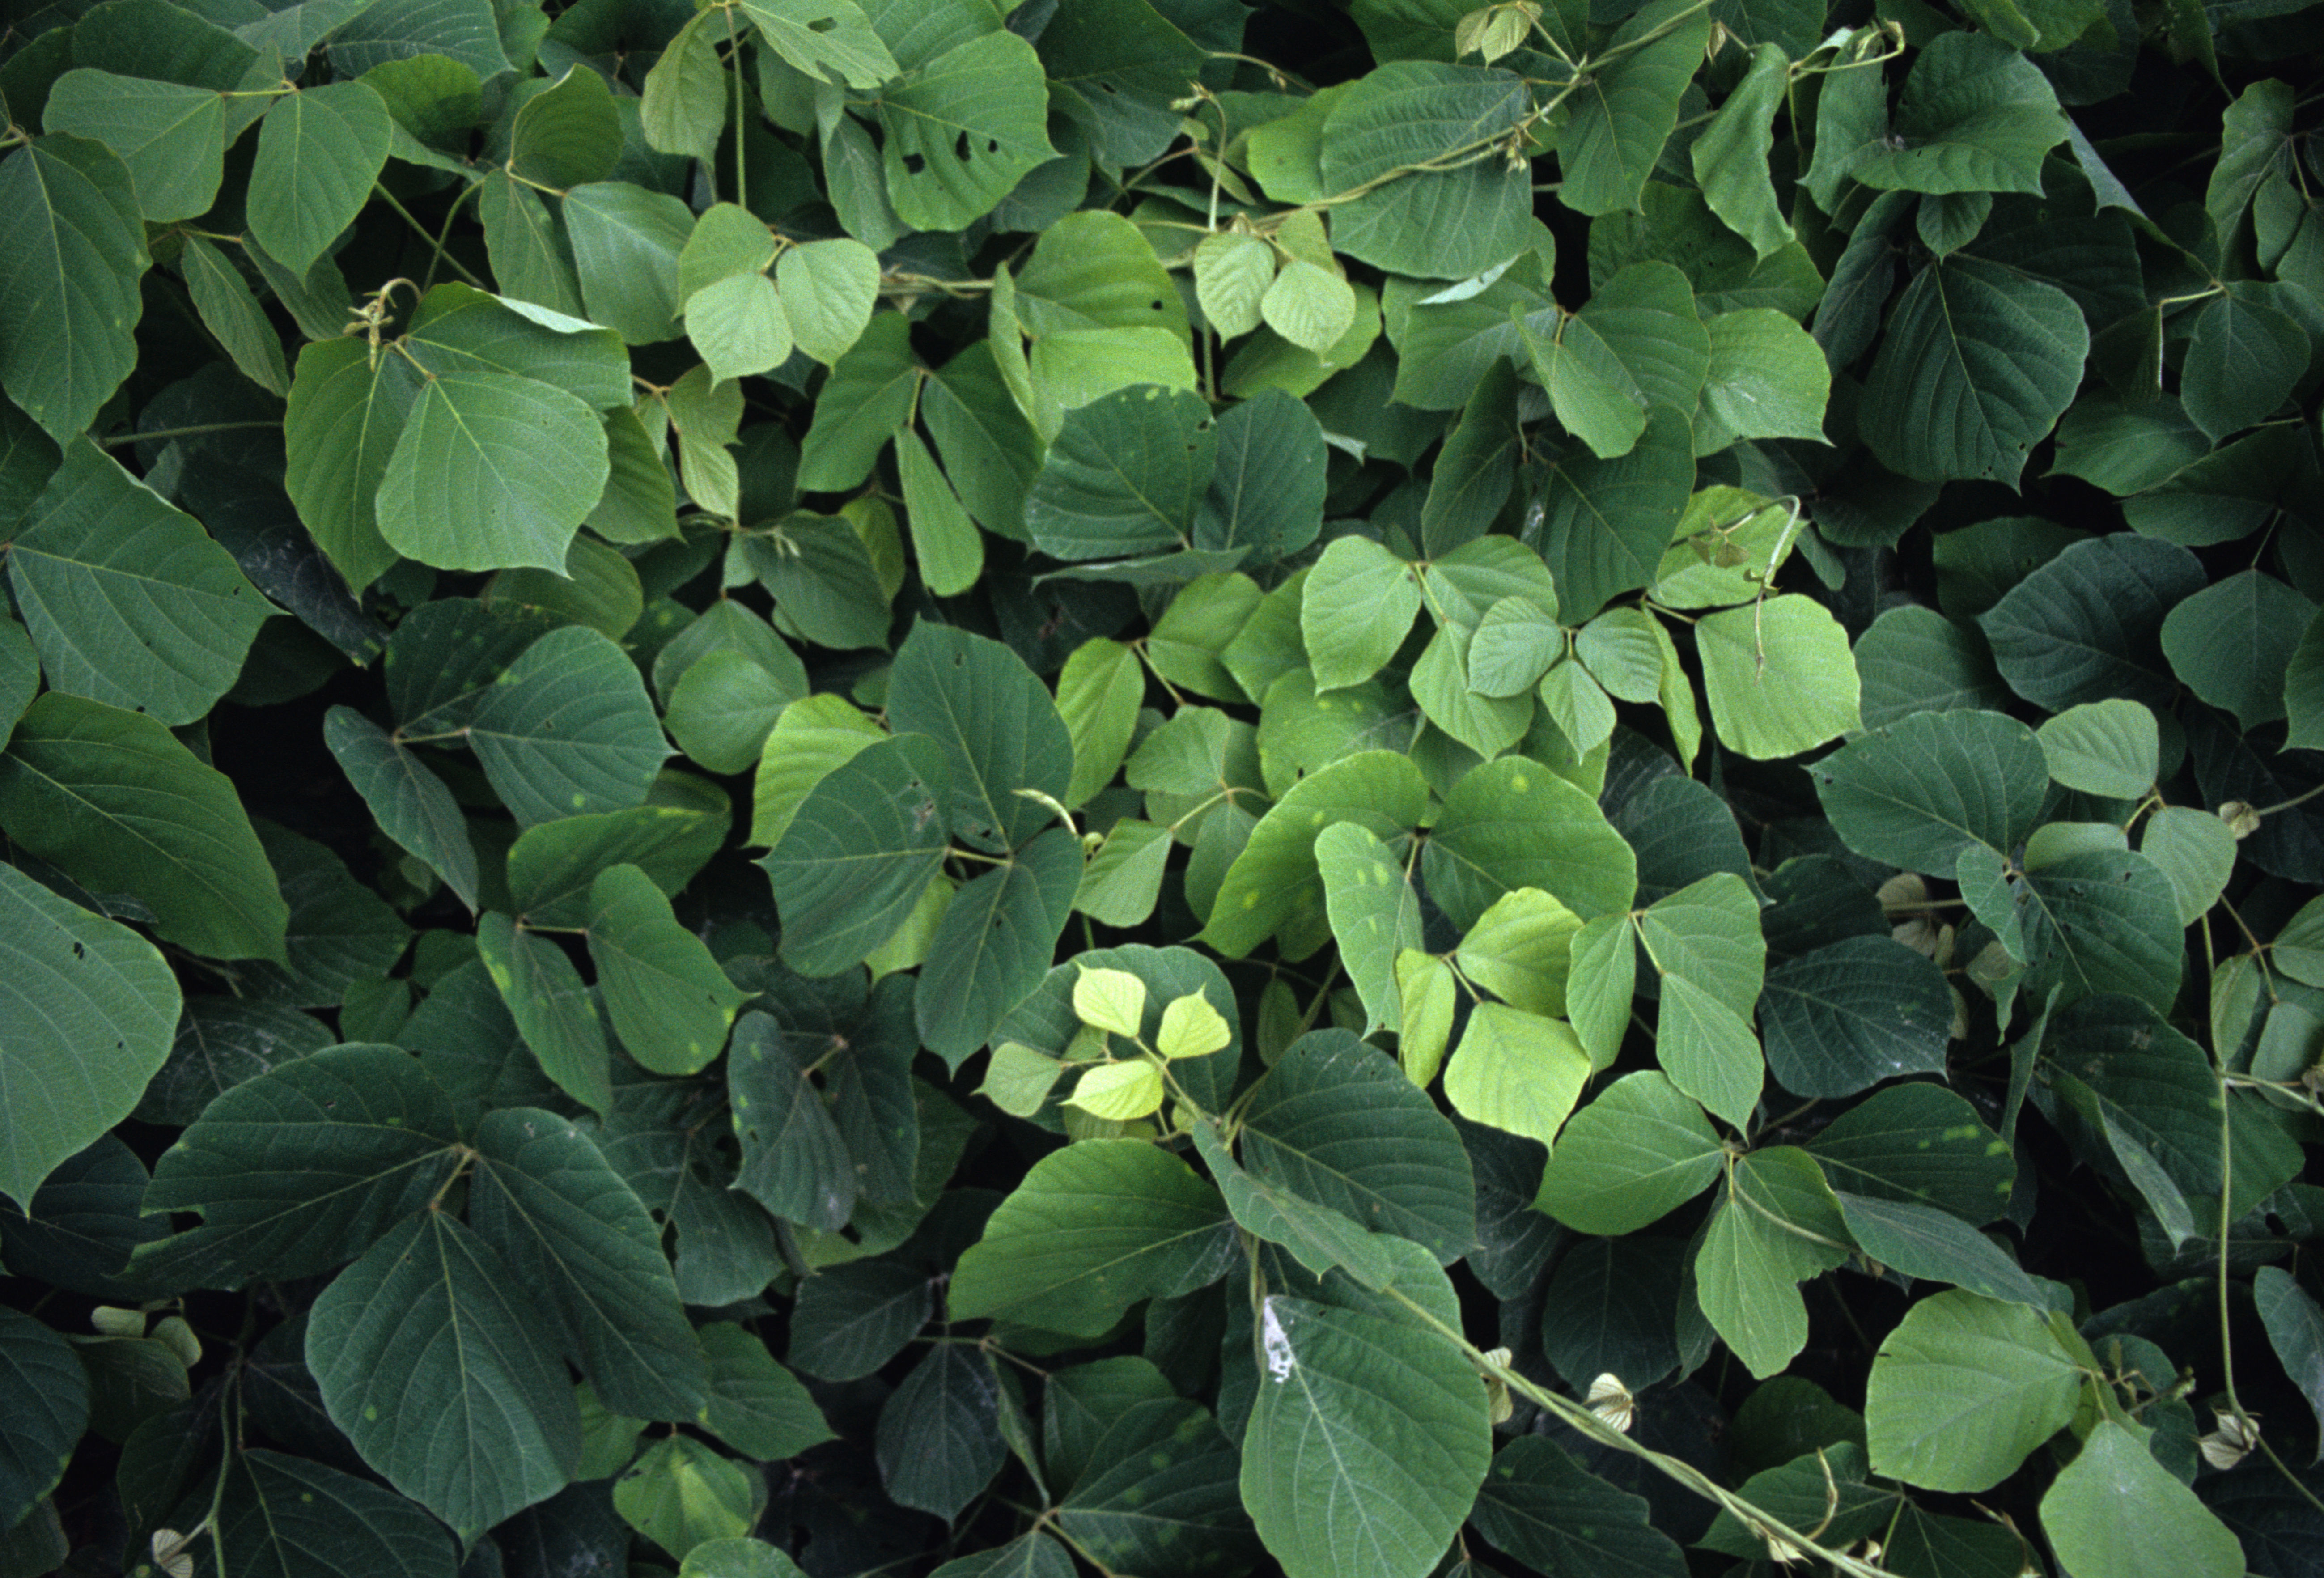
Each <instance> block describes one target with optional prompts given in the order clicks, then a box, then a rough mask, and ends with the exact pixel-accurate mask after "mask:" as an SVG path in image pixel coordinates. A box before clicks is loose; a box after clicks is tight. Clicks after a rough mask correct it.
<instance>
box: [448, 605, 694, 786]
mask: <svg viewBox="0 0 2324 1578" xmlns="http://www.w3.org/2000/svg"><path fill="white" fill-rule="evenodd" d="M468 743H469V744H470V746H471V747H473V748H474V749H475V752H476V755H477V758H478V759H479V760H480V761H482V762H483V763H484V776H485V777H486V778H488V779H490V780H492V784H493V789H495V790H496V791H498V793H499V794H500V797H501V799H502V802H503V804H505V805H506V806H507V807H509V809H510V811H511V812H512V813H513V814H514V815H515V817H516V818H517V821H518V823H519V825H520V826H526V827H530V826H533V825H534V824H536V823H539V822H552V821H555V820H556V819H557V818H558V817H570V816H575V815H576V814H580V813H584V812H592V811H618V810H622V809H625V808H627V807H631V806H637V805H642V804H644V802H645V798H646V790H647V789H649V788H650V786H651V785H652V783H653V779H654V774H655V773H657V772H659V771H660V770H661V764H662V762H663V761H664V760H665V759H667V758H668V757H669V753H670V752H669V745H668V744H667V743H665V742H664V741H663V739H662V735H661V726H660V725H659V724H657V723H656V722H655V721H654V715H653V703H652V702H651V701H650V700H649V699H648V698H647V696H646V687H645V681H644V680H643V679H642V678H640V677H639V675H638V671H637V666H636V665H635V664H633V663H632V662H631V661H630V660H629V659H628V658H627V657H626V656H625V655H624V654H623V653H622V649H621V648H619V647H617V646H615V645H614V644H613V642H612V641H609V640H607V639H606V637H605V636H604V633H603V632H599V631H595V630H591V629H590V628H589V627H588V626H586V625H581V624H568V625H566V626H565V627H563V628H562V629H559V630H553V631H550V632H549V633H548V634H547V635H545V636H542V637H541V638H540V639H539V641H535V642H533V643H532V644H531V645H530V646H529V647H527V648H526V649H525V650H524V654H523V655H522V656H521V657H520V658H518V659H517V660H516V661H515V662H513V663H512V664H510V665H509V667H508V671H507V672H506V673H504V674H503V675H502V676H501V677H500V678H499V680H498V681H497V682H496V683H495V684H494V685H493V687H492V688H491V689H490V690H488V691H486V692H485V694H484V703H483V705H482V706H479V707H478V708H477V709H476V715H475V719H474V720H473V721H472V722H471V723H470V724H469V725H468Z"/></svg>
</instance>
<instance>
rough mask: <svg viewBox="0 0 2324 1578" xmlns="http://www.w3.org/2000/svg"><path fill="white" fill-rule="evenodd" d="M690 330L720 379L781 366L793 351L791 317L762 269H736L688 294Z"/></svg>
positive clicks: (687, 319)
mask: <svg viewBox="0 0 2324 1578" xmlns="http://www.w3.org/2000/svg"><path fill="white" fill-rule="evenodd" d="M686 335H687V338H688V339H690V340H692V341H693V342H694V346H695V348H696V350H698V351H700V352H701V353H702V360H703V362H704V364H705V365H707V366H708V367H709V369H710V375H711V376H712V377H713V378H716V379H719V380H722V381H724V380H726V379H731V378H747V377H751V376H752V375H754V374H760V373H764V372H767V371H769V370H770V369H772V368H775V367H779V366H781V365H783V363H784V362H786V361H788V359H789V357H790V354H791V326H790V319H789V318H787V317H785V316H784V314H783V303H782V302H781V301H780V300H779V299H778V298H777V296H776V293H775V282H774V281H772V280H770V279H769V278H768V277H767V276H766V275H764V274H761V273H753V272H744V273H739V274H732V275H729V276H727V277H726V278H725V279H723V280H719V281H715V282H714V283H711V284H708V285H705V286H704V287H703V288H702V289H701V290H699V291H695V292H694V293H693V294H692V295H690V296H688V297H687V299H686Z"/></svg>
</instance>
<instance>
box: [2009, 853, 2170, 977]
mask: <svg viewBox="0 0 2324 1578" xmlns="http://www.w3.org/2000/svg"><path fill="white" fill-rule="evenodd" d="M2015 886H2016V887H2017V888H2018V889H2019V891H2021V892H2022V894H2023V897H2022V898H2021V899H2020V900H2019V904H2020V907H2021V910H2022V914H2023V918H2024V927H2025V948H2026V975H2025V989H2026V990H2027V991H2029V992H2035V993H2040V992H2046V991H2048V990H2049V989H2050V988H2051V987H2052V986H2058V987H2062V988H2063V989H2064V992H2065V996H2066V998H2067V999H2068V1000H2069V1001H2070V1000H2071V999H2074V998H2077V997H2082V996H2086V995H2090V994H2094V993H2102V992H2125V993H2127V994H2128V995H2130V996H2133V997H2136V998H2139V999H2142V1000H2143V1001H2146V1002H2150V1003H2153V1005H2154V1006H2155V1008H2156V1009H2157V1010H2166V1009H2167V1008H2168V1007H2169V1006H2170V1003H2171V1001H2172V999H2173V998H2175V997H2176V996H2177V995H2178V994H2179V974H2180V971H2181V968H2182V966H2183V965H2184V963H2185V956H2186V946H2185V939H2184V938H2183V937H2181V929H2180V924H2179V904H2178V899H2177V896H2176V895H2175V894H2174V893H2173V891H2172V886H2171V880H2170V879H2169V878H2168V877H2166V876H2164V875H2163V873H2162V872H2160V871H2158V870H2156V869H2155V867H2154V865H2153V863H2152V862H2151V861H2149V860H2147V859H2146V858H2145V857H2144V855H2138V854H2129V853H2127V852H2115V851H2107V850H2092V851H2090V852H2089V853H2086V854H2070V855H2068V856H2067V857H2066V858H2064V859H2063V860H2060V861H2056V862H2053V863H2050V864H2048V865H2045V866H2043V867H2042V868H2041V869H2040V870H2038V871H2030V872H2026V873H2025V874H2024V877H2023V878H2021V879H2019V881H2018V882H2017V883H2016V884H2015Z"/></svg>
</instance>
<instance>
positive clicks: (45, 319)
mask: <svg viewBox="0 0 2324 1578" xmlns="http://www.w3.org/2000/svg"><path fill="white" fill-rule="evenodd" d="M0 255H5V256H6V257H7V258H8V259H10V264H9V267H8V271H7V283H6V284H5V286H0V388H5V390H6V391H7V392H8V398H9V399H11V400H13V401H15V402H16V404H17V405H18V406H19V407H21V408H22V409H23V411H24V414H25V415H27V416H29V417H31V418H32V420H34V421H35V422H38V423H39V424H40V425H41V427H42V430H44V431H45V432H47V433H48V435H49V436H50V437H51V438H55V439H57V440H58V441H59V442H63V441H65V440H66V439H69V438H71V437H72V436H73V435H74V434H76V433H78V432H80V431H81V430H82V429H85V428H87V427H88V425H89V423H90V422H91V421H93V420H95V419H96V417H97V408H98V407H99V406H101V405H103V404H104V403H105V402H106V401H107V400H108V399H110V398H111V397H112V395H113V392H114V391H115V389H117V388H119V387H120V386H121V382H122V380H123V379H124V378H126V377H127V376H128V375H129V370H130V369H131V368H132V367H133V366H134V365H136V362H137V346H136V342H135V340H134V338H133V337H132V331H133V330H134V329H135V328H136V327H137V320H138V318H139V317H140V315H141V314H142V313H143V310H144V301H143V296H142V294H141V293H140V288H139V282H140V281H142V280H143V278H144V274H145V271H146V269H147V268H149V267H151V266H152V258H150V257H149V256H147V254H146V252H145V226H144V221H143V217H142V216H141V215H140V214H139V213H138V211H137V187H136V182H135V180H134V178H133V177H132V176H131V174H130V172H129V167H128V166H127V165H125V164H124V163H122V161H120V160H119V159H117V158H115V156H114V154H113V152H112V151H111V150H110V149H107V148H106V147H105V146H104V145H103V144H101V143H92V142H88V141H87V140H86V139H84V138H80V137H71V136H61V135H60V136H49V137H41V138H36V139H34V140H33V141H32V142H31V143H27V144H25V145H24V146H23V147H21V148H19V149H17V150H16V151H15V152H13V153H10V154H9V155H8V156H7V157H6V159H5V160H0Z"/></svg>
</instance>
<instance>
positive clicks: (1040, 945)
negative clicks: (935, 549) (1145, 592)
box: [858, 627, 1082, 1067]
mask: <svg viewBox="0 0 2324 1578" xmlns="http://www.w3.org/2000/svg"><path fill="white" fill-rule="evenodd" d="M924 628H925V627H924ZM858 760H859V761H860V760H862V759H861V758H858ZM1081 877H1082V852H1081V844H1080V843H1079V842H1078V841H1077V840H1076V839H1075V838H1074V835H1072V834H1070V833H1068V832H1066V831H1065V829H1064V828H1062V827H1053V828H1051V829H1050V830H1049V831H1048V832H1047V833H1044V834H1041V835H1038V836H1037V837H1036V838H1035V839H1034V840H1033V841H1032V842H1031V843H1030V844H1026V845H1024V846H1023V847H1021V848H1019V850H1018V851H1017V852H1016V854H1015V855H1014V856H1013V857H1012V858H1011V859H1010V861H1009V863H1007V864H1006V865H1003V866H1001V867H999V868H998V869H996V870H993V871H989V872H985V873H984V874H983V875H982V876H979V877H977V878H975V879H974V880H973V881H970V882H968V883H966V884H965V885H964V886H963V887H962V888H961V890H960V891H958V892H956V893H954V895H953V897H952V902H951V903H950V904H949V905H948V906H946V907H945V913H944V918H943V919H942V920H941V921H939V922H938V923H937V925H936V937H935V938H934V939H933V940H932V941H931V942H930V944H929V946H928V962H927V964H926V965H925V966H924V967H923V968H922V969H921V971H920V979H919V985H918V993H917V995H916V997H915V1000H914V1003H913V1013H914V1016H915V1018H916V1019H917V1020H918V1025H919V1032H920V1038H921V1039H922V1040H924V1041H925V1042H926V1043H927V1045H928V1047H930V1048H931V1049H932V1050H934V1051H935V1052H936V1053H937V1054H938V1055H939V1056H940V1057H943V1058H944V1059H945V1061H946V1062H947V1063H950V1064H951V1065H953V1066H955V1067H957V1066H959V1064H960V1062H961V1060H962V1059H963V1058H964V1057H967V1056H968V1055H969V1054H970V1053H971V1052H973V1051H974V1050H975V1049H976V1048H977V1047H982V1045H984V1043H985V1040H986V1038H988V1037H990V1036H991V1034H992V1032H993V1029H994V1028H995V1027H996V1026H998V1025H999V1024H1000V1023H1001V1020H1002V1019H1003V1018H1004V1017H1005V1016H1006V1015H1007V1014H1008V1012H1009V1010H1010V1009H1012V1008H1015V1007H1016V1006H1017V1005H1018V1003H1019V1002H1021V1001H1024V999H1025V997H1026V996H1027V994H1028V993H1029V992H1032V990H1033V989H1034V988H1035V987H1037V986H1038V985H1039V984H1040V983H1041V978H1042V976H1043V975H1044V974H1047V971H1048V968H1049V963H1050V961H1051V959H1052V958H1053V957H1054V956H1055V955H1056V946H1057V938H1058V937H1059V936H1060V935H1061V934H1062V933H1063V932H1064V931H1065V922H1066V921H1067V920H1069V919H1071V918H1073V904H1074V890H1075V889H1076V888H1078V887H1079V886H1080V883H1081Z"/></svg>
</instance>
